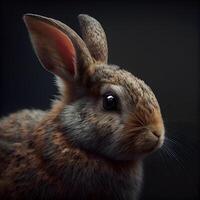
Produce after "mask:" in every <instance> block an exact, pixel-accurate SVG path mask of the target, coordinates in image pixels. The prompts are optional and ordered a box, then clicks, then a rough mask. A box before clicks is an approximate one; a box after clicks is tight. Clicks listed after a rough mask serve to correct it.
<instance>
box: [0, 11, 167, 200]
mask: <svg viewBox="0 0 200 200" xmlns="http://www.w3.org/2000/svg"><path fill="white" fill-rule="evenodd" d="M24 21H25V23H26V26H27V28H28V31H29V35H30V38H31V41H32V44H33V47H34V50H35V52H36V55H37V56H38V58H39V60H40V62H41V64H42V65H43V66H44V67H45V68H46V69H47V70H48V71H50V72H52V73H53V74H55V75H56V78H57V84H58V87H59V91H60V96H59V97H58V99H57V100H55V102H54V103H53V105H52V108H51V109H50V110H49V111H46V112H44V111H39V110H23V111H19V112H17V113H14V114H11V115H9V116H8V117H5V118H3V119H1V121H0V161H1V164H0V196H1V197H3V199H35V198H37V199H68V200H70V199H73V200H76V199H77V200H78V199H83V200H84V199H85V200H86V199H87V200H98V199H99V200H100V199H105V200H106V199H107V200H110V199H113V200H115V199H116V200H129V199H130V200H136V199H137V198H138V194H139V192H140V189H141V184H142V159H143V157H144V156H146V155H148V154H149V153H151V152H153V151H155V150H156V149H158V148H159V147H160V146H161V145H162V143H163V140H164V125H163V120H162V116H161V112H160V108H159V104H158V102H157V100H156V97H155V95H154V94H153V92H152V90H151V89H150V88H149V87H148V86H147V85H146V84H145V83H144V81H142V80H140V79H138V78H137V77H135V76H134V75H132V74H131V73H129V72H127V71H125V70H123V69H121V68H120V67H118V66H116V65H108V64H107V58H108V50H107V41H106V36H105V33H104V31H103V28H102V27H101V25H100V23H99V22H98V21H96V20H95V19H94V18H92V17H90V16H88V15H80V16H79V22H80V25H81V30H82V34H83V39H84V41H83V40H82V39H81V38H80V37H79V36H78V35H77V34H76V33H75V32H74V31H73V30H72V29H71V28H69V27H68V26H67V25H65V24H63V23H61V22H59V21H57V20H54V19H50V18H46V17H42V16H38V15H32V14H28V15H25V17H24ZM108 92H109V93H110V94H112V95H113V96H115V97H116V99H117V109H116V110H111V111H110V110H106V109H105V107H104V105H103V101H104V94H106V93H108Z"/></svg>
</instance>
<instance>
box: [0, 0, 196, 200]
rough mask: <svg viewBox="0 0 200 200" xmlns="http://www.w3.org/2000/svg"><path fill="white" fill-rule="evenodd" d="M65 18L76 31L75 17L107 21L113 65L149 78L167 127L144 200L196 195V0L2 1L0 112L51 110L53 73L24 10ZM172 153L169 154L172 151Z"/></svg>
mask: <svg viewBox="0 0 200 200" xmlns="http://www.w3.org/2000/svg"><path fill="white" fill-rule="evenodd" d="M27 12H29V13H35V14H41V15H44V16H48V17H51V18H55V19H58V20H61V21H63V22H65V23H66V24H68V25H69V26H71V27H72V28H73V29H75V30H76V31H77V32H78V33H80V32H79V27H78V21H77V15H78V14H80V13H86V14H89V15H91V16H93V17H95V18H96V19H98V20H99V21H100V22H101V24H102V25H103V27H104V29H105V31H106V33H107V38H108V45H109V62H110V63H113V64H117V65H120V66H122V67H124V68H125V69H127V70H129V71H131V72H132V73H133V74H135V75H136V76H138V77H140V78H142V79H143V80H145V82H146V83H148V85H150V86H151V88H152V89H153V91H154V92H155V94H156V96H157V98H158V100H159V102H160V106H161V109H162V113H163V117H164V121H165V124H166V130H167V133H166V134H167V137H168V138H170V139H173V140H174V141H175V142H169V141H166V143H165V145H164V146H167V147H168V148H169V149H170V152H168V153H167V152H166V151H165V148H163V150H160V151H159V152H157V153H154V154H153V155H151V156H150V157H149V158H147V159H146V160H145V165H144V168H145V178H144V189H143V192H142V196H141V199H143V200H148V199H152V198H154V199H177V200H178V199H181V200H182V199H188V200H190V199H191V200H192V199H198V195H199V191H198V186H199V185H198V183H199V170H198V167H199V160H198V159H199V158H198V155H199V151H198V143H199V126H198V117H199V55H198V54H199V35H198V34H199V19H198V17H199V5H198V3H197V1H181V2H176V1H167V2H166V1H161V2H160V3H158V2H151V3H150V2H148V1H146V2H144V1H143V2H141V1H140V2H126V1H75V0H74V1H67V0H66V1H58V0H56V1H41V2H37V1H32V2H25V1H24V2H22V1H16V2H11V1H9V0H7V1H1V31H0V32H1V47H0V49H1V66H0V90H1V93H0V100H1V103H0V116H4V115H7V114H8V113H10V112H14V111H17V110H20V109H22V108H40V109H47V108H49V106H50V100H51V99H53V98H54V95H55V94H56V92H57V91H56V87H55V84H54V81H53V75H51V74H50V73H47V72H46V71H45V70H44V69H43V68H42V67H41V65H40V64H39V62H38V60H37V58H36V56H35V54H34V52H33V50H32V47H31V44H30V40H29V38H28V34H27V31H26V29H25V26H24V23H23V21H22V15H23V14H24V13H27ZM169 154H170V155H169Z"/></svg>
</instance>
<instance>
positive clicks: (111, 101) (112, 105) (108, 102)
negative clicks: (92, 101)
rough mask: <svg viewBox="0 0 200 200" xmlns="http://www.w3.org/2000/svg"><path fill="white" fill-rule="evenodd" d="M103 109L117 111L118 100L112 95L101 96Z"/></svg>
mask: <svg viewBox="0 0 200 200" xmlns="http://www.w3.org/2000/svg"><path fill="white" fill-rule="evenodd" d="M103 108H104V109H105V110H107V111H116V110H117V109H118V98H117V97H116V95H114V94H112V93H105V94H104V95H103Z"/></svg>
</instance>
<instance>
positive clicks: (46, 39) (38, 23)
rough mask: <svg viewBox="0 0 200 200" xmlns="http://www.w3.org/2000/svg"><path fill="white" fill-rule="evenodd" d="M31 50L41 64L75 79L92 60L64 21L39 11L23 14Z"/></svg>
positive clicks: (63, 77) (64, 77)
mask: <svg viewBox="0 0 200 200" xmlns="http://www.w3.org/2000/svg"><path fill="white" fill-rule="evenodd" d="M23 19H24V21H25V24H26V26H27V29H28V31H29V35H30V38H31V41H32V45H33V47H34V50H35V52H36V54H37V56H38V58H39V60H40V62H41V63H42V65H43V66H44V67H45V68H46V69H47V70H48V71H50V72H52V73H54V74H56V75H58V76H59V77H61V78H62V79H69V78H71V79H74V78H77V77H78V76H80V75H81V74H83V72H84V71H86V70H88V68H89V67H90V66H91V64H92V62H93V61H92V57H91V55H90V52H89V50H88V49H87V47H86V45H85V43H84V42H83V41H82V39H81V38H80V37H79V36H78V35H77V34H76V33H75V32H74V31H73V30H72V29H71V28H69V27H68V26H67V25H65V24H63V23H62V22H59V21H57V20H54V19H51V18H46V17H43V16H39V15H33V14H26V15H24V17H23Z"/></svg>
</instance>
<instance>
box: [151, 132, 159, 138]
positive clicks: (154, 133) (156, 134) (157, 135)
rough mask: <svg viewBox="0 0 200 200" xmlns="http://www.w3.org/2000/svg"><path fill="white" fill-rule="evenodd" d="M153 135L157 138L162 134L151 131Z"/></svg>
mask: <svg viewBox="0 0 200 200" xmlns="http://www.w3.org/2000/svg"><path fill="white" fill-rule="evenodd" d="M151 132H152V133H153V135H155V136H156V137H160V136H161V133H160V132H159V131H151Z"/></svg>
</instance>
